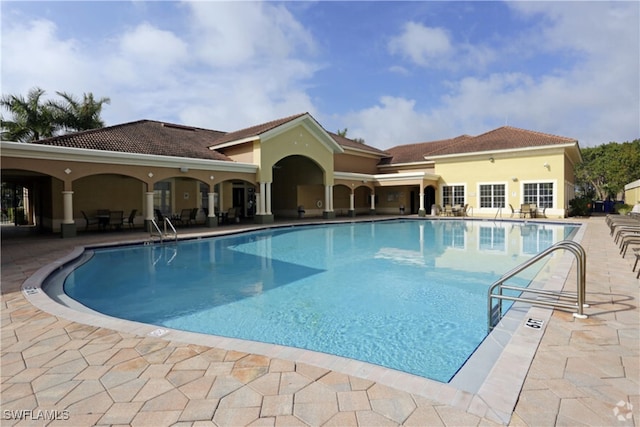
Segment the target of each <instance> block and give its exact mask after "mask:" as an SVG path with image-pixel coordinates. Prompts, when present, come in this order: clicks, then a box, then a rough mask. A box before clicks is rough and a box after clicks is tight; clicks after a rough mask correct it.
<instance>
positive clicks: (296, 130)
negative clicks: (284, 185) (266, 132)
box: [257, 125, 333, 185]
mask: <svg viewBox="0 0 640 427" xmlns="http://www.w3.org/2000/svg"><path fill="white" fill-rule="evenodd" d="M292 155H300V156H305V157H308V158H311V159H313V161H314V162H315V163H316V164H317V165H318V167H319V168H320V169H321V170H322V171H323V172H324V180H325V182H324V183H325V184H327V185H332V184H333V151H330V150H329V149H328V148H327V146H325V145H324V144H322V143H321V142H319V141H318V140H317V139H316V138H315V137H314V136H313V135H311V133H310V132H309V131H308V130H307V129H306V128H305V127H304V126H302V125H299V126H295V127H293V128H291V129H289V130H287V131H285V132H283V133H281V134H278V135H277V136H275V137H273V138H271V139H268V140H266V141H262V147H261V149H260V169H259V171H258V174H257V179H258V181H263V182H272V181H273V172H272V167H273V166H274V165H275V164H276V163H278V162H279V161H280V160H282V159H283V158H285V157H288V156H292Z"/></svg>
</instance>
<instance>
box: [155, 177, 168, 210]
mask: <svg viewBox="0 0 640 427" xmlns="http://www.w3.org/2000/svg"><path fill="white" fill-rule="evenodd" d="M153 208H154V209H160V212H162V214H163V215H170V214H171V182H169V181H160V182H156V183H155V184H154V185H153Z"/></svg>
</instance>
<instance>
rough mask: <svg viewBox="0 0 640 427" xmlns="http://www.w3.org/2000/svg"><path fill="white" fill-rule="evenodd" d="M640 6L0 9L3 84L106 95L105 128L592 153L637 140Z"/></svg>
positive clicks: (16, 90)
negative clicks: (293, 120)
mask: <svg viewBox="0 0 640 427" xmlns="http://www.w3.org/2000/svg"><path fill="white" fill-rule="evenodd" d="M639 5H640V3H639V2H636V1H623V2H599V1H587V2H576V1H571V2H562V1H558V2H546V1H534V2H524V1H518V2H461V1H447V2H436V1H410V2H397V1H394V2H380V1H377V2H364V1H356V2H341V1H331V2H330V1H320V2H307V1H298V2H261V3H260V2H222V1H198V2H168V1H148V2H145V1H132V2H125V1H105V2H91V1H84V2H82V1H68V2H56V1H46V2H24V1H23V2H12V1H2V2H1V6H0V7H1V13H2V29H1V31H2V33H1V36H2V51H1V54H2V70H1V73H2V74H1V81H0V82H1V85H2V93H3V94H25V95H26V93H27V91H28V90H29V89H30V88H32V87H35V86H38V87H41V88H43V89H45V90H46V91H47V94H48V96H50V97H55V92H56V91H65V92H68V93H72V94H75V95H77V96H81V95H82V94H83V93H86V92H92V93H93V94H94V96H96V97H98V98H99V97H109V98H110V99H111V103H110V104H109V105H106V106H105V107H104V109H103V114H102V117H103V119H104V120H105V121H106V124H107V125H114V124H119V123H124V122H129V121H135V120H140V119H151V120H160V121H168V122H173V123H180V124H185V125H191V126H199V127H204V128H209V129H216V130H222V131H233V130H238V129H241V128H244V127H248V126H251V125H254V124H259V123H262V122H266V121H270V120H274V119H277V118H281V117H286V116H289V115H292V114H297V113H302V112H309V113H311V114H312V115H313V116H314V117H315V118H316V119H317V120H318V121H319V122H320V124H322V125H323V126H324V127H325V129H327V130H329V131H333V132H335V131H337V130H340V129H344V128H347V129H348V133H347V136H349V137H352V138H355V137H358V138H363V139H364V140H365V142H366V143H368V144H370V145H373V146H376V147H378V148H381V149H385V148H389V147H392V146H395V145H399V144H407V143H413V142H422V141H432V140H437V139H443V138H450V137H455V136H458V135H462V134H469V135H478V134H481V133H483V132H486V131H489V130H491V129H494V128H496V127H499V126H503V125H505V124H507V125H510V126H515V127H519V128H524V129H530V130H536V131H540V132H546V133H551V134H556V135H561V136H567V137H573V138H577V139H578V140H579V141H580V144H581V146H583V147H584V146H593V145H599V144H603V143H607V142H610V141H617V142H624V141H630V140H633V139H636V138H640V6H639ZM3 114H4V113H3Z"/></svg>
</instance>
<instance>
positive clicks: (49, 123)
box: [0, 87, 60, 142]
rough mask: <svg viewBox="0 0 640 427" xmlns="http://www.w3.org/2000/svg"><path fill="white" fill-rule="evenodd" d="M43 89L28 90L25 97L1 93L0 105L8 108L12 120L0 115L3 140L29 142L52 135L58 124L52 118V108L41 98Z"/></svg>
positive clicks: (58, 127) (57, 128)
mask: <svg viewBox="0 0 640 427" xmlns="http://www.w3.org/2000/svg"><path fill="white" fill-rule="evenodd" d="M44 93H45V91H44V90H43V89H40V88H39V87H35V88H33V89H31V90H29V93H28V94H27V99H25V98H24V97H23V96H22V95H3V96H2V98H1V99H0V106H2V107H4V108H5V109H6V110H8V111H9V112H10V113H11V115H12V120H5V118H4V117H2V116H0V128H2V131H1V138H2V139H3V140H9V141H18V142H31V141H37V140H39V139H41V138H49V137H51V136H53V135H54V134H55V133H56V132H57V131H58V130H59V129H60V126H59V125H57V124H56V121H55V120H54V114H53V111H52V109H51V108H50V107H49V106H48V105H47V104H45V103H42V102H41V98H42V96H43V95H44Z"/></svg>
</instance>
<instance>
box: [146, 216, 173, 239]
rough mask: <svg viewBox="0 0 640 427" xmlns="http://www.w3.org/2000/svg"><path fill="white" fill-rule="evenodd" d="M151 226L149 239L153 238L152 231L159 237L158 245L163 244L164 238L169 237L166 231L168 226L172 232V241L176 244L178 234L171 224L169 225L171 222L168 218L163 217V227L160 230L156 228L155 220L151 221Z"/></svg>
mask: <svg viewBox="0 0 640 427" xmlns="http://www.w3.org/2000/svg"><path fill="white" fill-rule="evenodd" d="M151 224H152V225H153V228H151V230H150V234H151V237H153V236H154V231H156V232H157V233H158V236H160V243H162V242H164V237H165V236H168V235H169V232H168V231H167V225H169V228H170V229H171V231H172V233H171V234H173V239H174V240H175V241H176V242H177V241H178V232H177V231H176V229H175V227H174V226H173V224H171V221H169V218H167V217H164V220H163V226H164V227H163V229H162V230H161V229H160V227H159V226H158V223H157V222H156V220H155V219H152V220H151Z"/></svg>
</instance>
